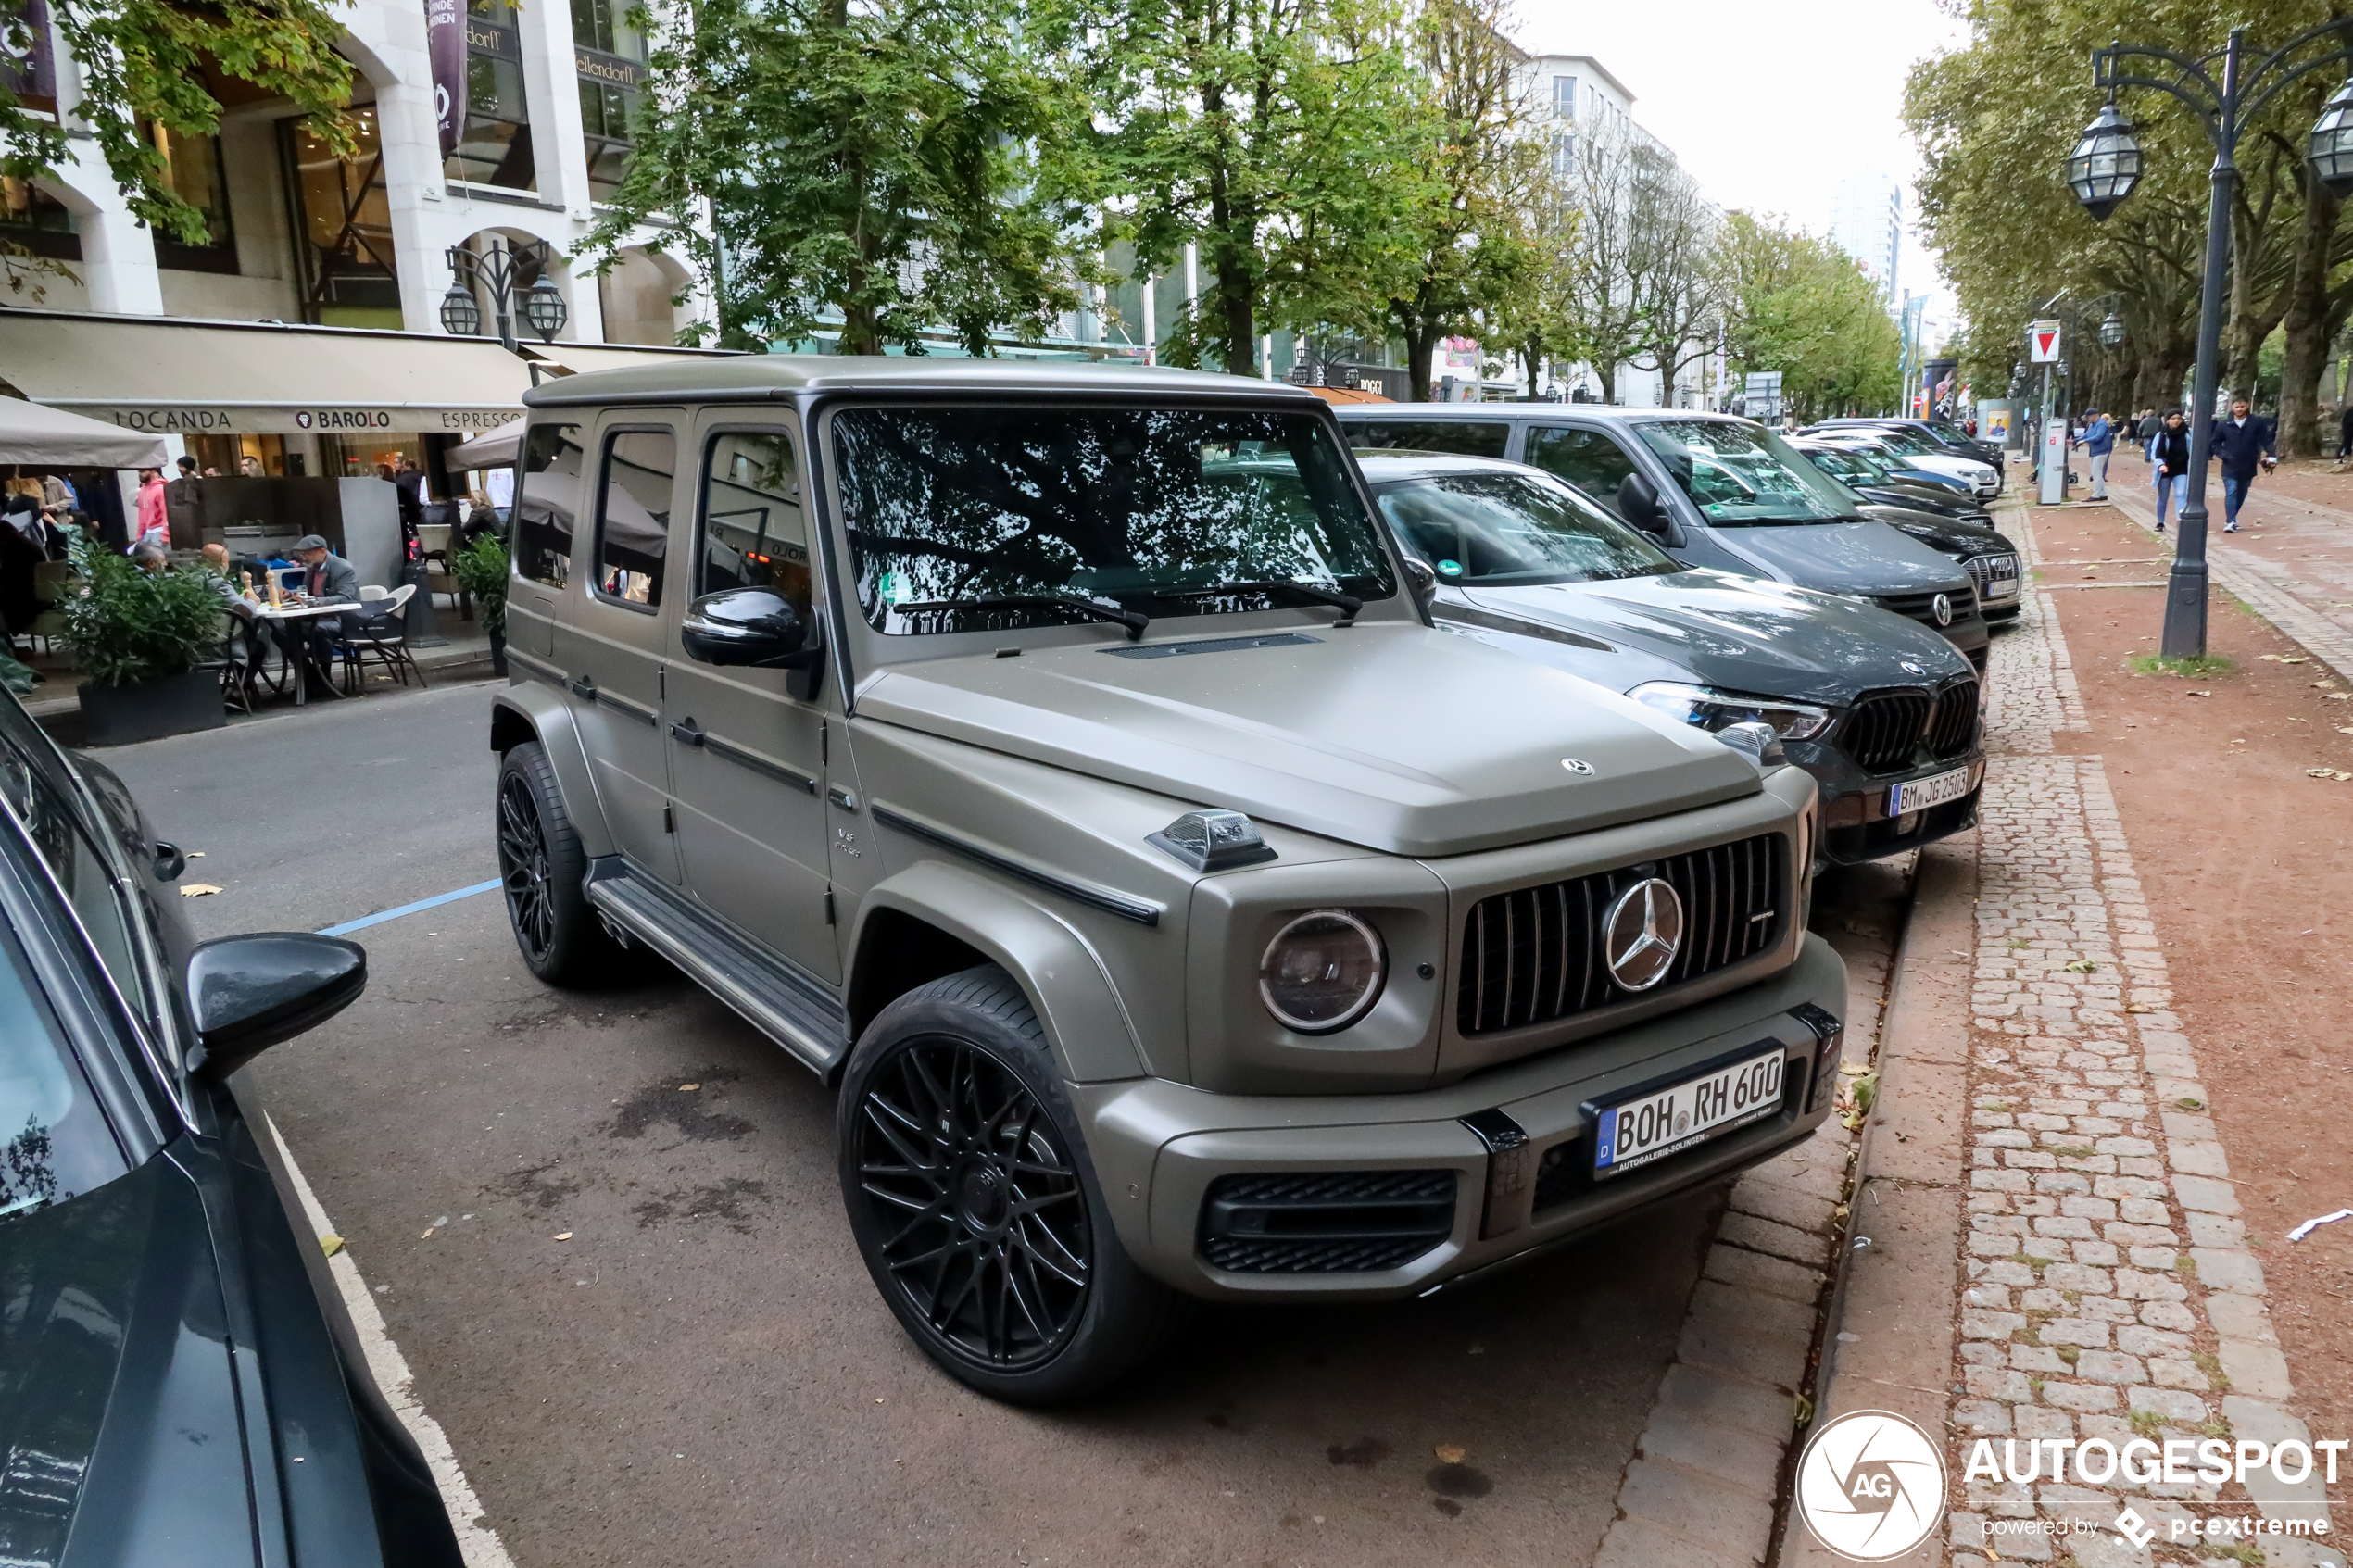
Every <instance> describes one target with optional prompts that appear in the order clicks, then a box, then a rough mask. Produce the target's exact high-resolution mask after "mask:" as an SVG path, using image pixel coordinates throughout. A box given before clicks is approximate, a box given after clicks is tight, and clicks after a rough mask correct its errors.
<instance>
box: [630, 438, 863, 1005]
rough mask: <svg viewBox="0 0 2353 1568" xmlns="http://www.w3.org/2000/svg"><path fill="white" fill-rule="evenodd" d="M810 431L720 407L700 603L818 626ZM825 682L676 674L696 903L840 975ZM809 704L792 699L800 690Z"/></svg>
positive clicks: (790, 955)
mask: <svg viewBox="0 0 2353 1568" xmlns="http://www.w3.org/2000/svg"><path fill="white" fill-rule="evenodd" d="M798 436H799V432H798V431H797V429H796V428H795V427H794V425H793V424H792V423H791V421H789V420H781V419H779V418H778V417H777V416H775V415H774V414H773V413H770V412H767V411H765V410H762V411H761V412H759V413H757V414H749V413H748V411H747V410H742V409H734V410H730V409H724V408H716V409H711V410H710V411H708V412H706V413H705V414H703V415H702V416H701V417H700V419H699V420H698V427H697V431H696V445H697V449H698V453H699V457H700V465H699V467H700V476H701V478H700V484H699V485H698V491H697V494H696V496H695V504H694V515H693V519H692V521H691V525H690V527H689V528H687V529H685V530H682V531H681V532H680V535H679V536H680V538H681V539H682V540H683V541H686V550H685V554H684V555H683V557H682V558H681V560H682V564H683V565H684V567H685V568H686V572H685V574H684V575H683V576H682V578H681V581H680V583H679V586H680V587H681V588H682V589H683V590H685V592H686V595H687V596H688V597H689V598H690V599H693V598H699V597H701V596H703V595H705V594H716V593H721V592H724V591H725V590H727V589H730V588H767V589H770V590H773V591H774V592H775V593H777V594H780V595H782V596H784V597H785V598H786V599H789V600H790V601H791V602H792V604H793V605H794V607H795V608H797V609H798V610H799V612H800V616H801V620H802V622H803V623H804V624H812V623H813V617H814V615H815V608H814V599H813V596H812V582H813V580H814V572H815V570H816V562H815V559H814V558H813V556H812V541H811V538H810V525H809V508H808V505H807V499H806V497H805V495H803V491H802V485H803V468H802V465H801V462H800V446H799V439H798ZM796 687H799V689H800V690H801V691H804V692H810V693H812V694H813V695H812V696H807V697H804V696H796V695H795V688H796ZM824 688H825V683H824V682H821V681H812V680H809V679H808V678H806V677H802V678H800V679H799V680H796V679H795V675H794V672H793V671H784V670H753V669H742V668H725V669H723V668H721V667H719V666H716V665H711V664H703V663H699V662H698V661H696V660H695V659H691V658H688V657H686V655H685V654H684V652H683V650H682V651H681V653H680V654H679V656H678V657H677V658H675V659H673V660H672V662H671V666H670V715H671V717H670V719H669V721H668V722H667V724H666V726H665V734H666V737H667V740H668V744H669V746H670V770H671V787H672V791H673V796H674V797H675V802H676V807H677V826H678V834H677V837H678V852H679V855H680V858H681V861H682V865H683V869H684V874H685V877H686V886H687V888H688V889H689V890H690V891H691V892H692V893H693V894H694V896H695V897H696V898H697V899H698V901H700V902H701V903H702V904H703V905H704V906H705V907H706V908H708V909H711V911H712V912H713V913H715V914H717V915H719V916H720V917H722V918H723V919H724V920H726V921H727V922H730V923H731V924H733V925H735V926H736V927H737V928H739V929H740V930H742V931H744V932H745V933H747V934H748V935H750V936H752V937H754V938H755V939H757V940H758V941H760V942H761V943H762V944H763V945H765V946H766V947H769V948H771V949H773V950H774V951H775V952H777V953H779V954H781V955H783V956H784V957H785V958H786V959H789V960H792V961H793V962H795V963H797V964H799V965H800V966H801V967H802V968H804V969H806V970H808V971H810V972H812V973H813V974H815V975H817V976H819V977H820V978H823V979H824V980H827V981H832V980H837V979H838V978H839V975H840V972H841V965H840V960H839V958H838V955H837V948H836V946H835V941H834V930H835V928H834V925H833V923H832V911H831V909H830V904H831V898H830V891H831V886H832V884H831V881H830V879H829V876H828V873H827V871H826V858H827V850H826V836H827V826H826V820H825V802H824V781H825V748H826V741H827V734H826V727H827V722H828V715H827V713H826V710H825V707H824V701H823V691H824Z"/></svg>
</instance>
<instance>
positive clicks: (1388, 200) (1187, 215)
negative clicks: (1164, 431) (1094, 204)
mask: <svg viewBox="0 0 2353 1568" xmlns="http://www.w3.org/2000/svg"><path fill="white" fill-rule="evenodd" d="M1092 36H1093V41H1094V42H1093V46H1092V47H1091V49H1090V50H1089V54H1088V72H1087V76H1086V82H1087V86H1088V92H1089V94H1090V96H1091V98H1092V101H1093V102H1094V103H1095V104H1096V105H1097V106H1098V109H1099V113H1098V120H1097V124H1096V127H1095V133H1094V134H1093V136H1092V137H1091V138H1090V139H1089V142H1088V157H1087V160H1086V163H1085V168H1084V175H1083V178H1081V179H1080V180H1079V182H1077V188H1083V189H1086V190H1088V191H1091V192H1093V193H1095V194H1099V195H1100V196H1101V197H1102V198H1103V199H1104V200H1105V202H1106V203H1107V210H1108V211H1109V212H1110V214H1111V216H1110V218H1109V220H1107V222H1106V225H1105V238H1106V240H1108V239H1109V238H1111V237H1112V236H1114V235H1119V236H1124V237H1126V238H1127V239H1129V240H1131V241H1132V243H1133V244H1134V246H1135V252H1136V256H1137V258H1138V261H1139V266H1140V267H1141V269H1142V270H1145V271H1147V272H1158V271H1164V270H1167V269H1168V268H1170V267H1171V266H1172V265H1174V264H1175V263H1176V258H1177V257H1178V256H1179V255H1180V254H1181V253H1182V251H1183V250H1184V247H1185V246H1186V245H1193V246H1195V247H1196V254H1197V256H1198V257H1199V262H1200V266H1201V269H1202V289H1201V295H1200V297H1199V299H1198V300H1197V301H1195V302H1194V303H1193V305H1192V307H1191V308H1189V310H1188V311H1187V312H1186V314H1185V315H1184V316H1183V317H1182V318H1181V319H1180V320H1177V321H1176V323H1175V324H1174V328H1173V330H1172V332H1170V334H1169V341H1168V344H1167V350H1166V358H1167V359H1168V361H1169V362H1170V363H1171V364H1176V365H1202V364H1205V363H1214V364H1216V365H1220V366H1223V367H1224V368H1225V369H1227V370H1232V371H1234V372H1235V373H1237V374H1242V375H1248V374H1252V373H1253V371H1254V370H1255V368H1256V365H1257V359H1258V340H1259V338H1260V337H1261V336H1262V335H1263V334H1264V333H1266V332H1271V331H1274V330H1275V329H1277V328H1290V329H1291V330H1293V331H1296V332H1307V331H1312V330H1315V329H1318V328H1324V327H1331V328H1337V329H1340V331H1343V332H1359V333H1362V332H1376V333H1377V332H1378V322H1379V320H1380V316H1381V314H1382V300H1383V296H1382V295H1381V294H1380V292H1379V289H1378V281H1379V280H1380V279H1382V278H1383V277H1385V276H1386V275H1388V273H1389V271H1390V270H1391V268H1392V267H1393V257H1394V254H1395V250H1396V246H1397V233H1398V229H1399V225H1400V224H1401V223H1402V221H1403V217H1404V215H1405V214H1406V213H1407V212H1408V211H1409V210H1411V208H1412V206H1413V203H1414V201H1415V198H1416V196H1417V195H1418V194H1419V193H1420V191H1421V190H1422V189H1423V182H1424V180H1425V178H1426V177H1425V175H1424V174H1423V173H1422V171H1421V170H1419V169H1417V168H1416V165H1415V163H1414V160H1413V156H1412V153H1413V144H1412V142H1411V140H1410V137H1411V132H1412V131H1413V129H1414V124H1413V122H1412V121H1411V120H1410V119H1407V118H1406V117H1405V116H1403V114H1401V109H1403V107H1406V106H1407V104H1408V103H1409V101H1410V100H1409V94H1410V92H1411V89H1412V82H1411V75H1412V72H1413V69H1414V62H1413V58H1412V56H1411V54H1410V52H1409V49H1408V46H1407V45H1408V39H1407V34H1406V31H1405V27H1404V21H1403V13H1402V11H1401V10H1400V9H1399V7H1398V6H1396V5H1395V4H1394V3H1393V0H1125V3H1124V4H1123V5H1121V6H1119V7H1118V8H1116V9H1115V10H1114V12H1113V13H1112V14H1111V15H1110V16H1109V17H1107V18H1106V19H1103V22H1102V25H1101V27H1100V28H1098V29H1096V30H1094V31H1093V34H1092Z"/></svg>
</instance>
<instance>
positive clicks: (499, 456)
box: [442, 420, 525, 473]
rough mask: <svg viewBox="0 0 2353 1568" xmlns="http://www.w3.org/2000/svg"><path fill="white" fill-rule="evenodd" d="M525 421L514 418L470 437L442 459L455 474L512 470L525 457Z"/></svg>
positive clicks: (446, 453) (443, 455)
mask: <svg viewBox="0 0 2353 1568" xmlns="http://www.w3.org/2000/svg"><path fill="white" fill-rule="evenodd" d="M524 423H525V421H524V420H509V421H508V422H507V423H505V424H502V425H500V426H499V427H498V428H497V430H487V431H484V432H483V433H481V434H480V435H475V436H469V437H468V438H467V439H466V440H464V441H461V442H459V444H458V445H455V446H452V447H450V448H449V450H448V451H447V452H445V453H443V454H442V462H443V463H444V465H446V466H447V468H448V470H449V471H450V472H452V473H465V472H467V471H468V470H473V469H510V468H512V467H514V466H515V462H516V459H517V458H521V457H522V427H523V425H524Z"/></svg>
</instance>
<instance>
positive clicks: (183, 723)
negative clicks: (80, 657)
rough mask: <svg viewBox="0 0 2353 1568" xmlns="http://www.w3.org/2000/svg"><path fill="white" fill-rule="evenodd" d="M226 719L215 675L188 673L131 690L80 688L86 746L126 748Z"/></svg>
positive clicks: (213, 725) (210, 726)
mask: <svg viewBox="0 0 2353 1568" xmlns="http://www.w3.org/2000/svg"><path fill="white" fill-rule="evenodd" d="M228 721H229V714H228V710H227V709H224V708H222V707H221V705H220V672H219V671H212V670H191V671H186V672H185V673H183V674H179V675H170V676H166V677H165V678H164V679H162V680H160V681H145V682H142V683H140V684H137V685H135V686H102V685H99V684H97V683H95V682H94V681H85V682H83V683H82V734H83V738H84V742H85V744H87V745H90V746H128V745H130V744H131V743H132V741H140V740H158V739H161V738H162V737H163V736H165V735H180V734H187V733H188V732H190V731H191V730H217V729H220V727H221V726H222V725H224V724H226V723H227V722H228Z"/></svg>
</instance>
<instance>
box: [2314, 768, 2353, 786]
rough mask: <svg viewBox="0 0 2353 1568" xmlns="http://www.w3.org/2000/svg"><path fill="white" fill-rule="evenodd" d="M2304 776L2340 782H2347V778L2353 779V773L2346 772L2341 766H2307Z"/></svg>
mask: <svg viewBox="0 0 2353 1568" xmlns="http://www.w3.org/2000/svg"><path fill="white" fill-rule="evenodd" d="M2304 776H2305V777H2306V778H2308V779H2334V780H2335V781H2336V782H2337V783H2339V784H2343V783H2345V782H2346V781H2347V779H2353V773H2348V772H2346V771H2344V770H2342V769H2340V768H2307V769H2305V770H2304Z"/></svg>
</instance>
